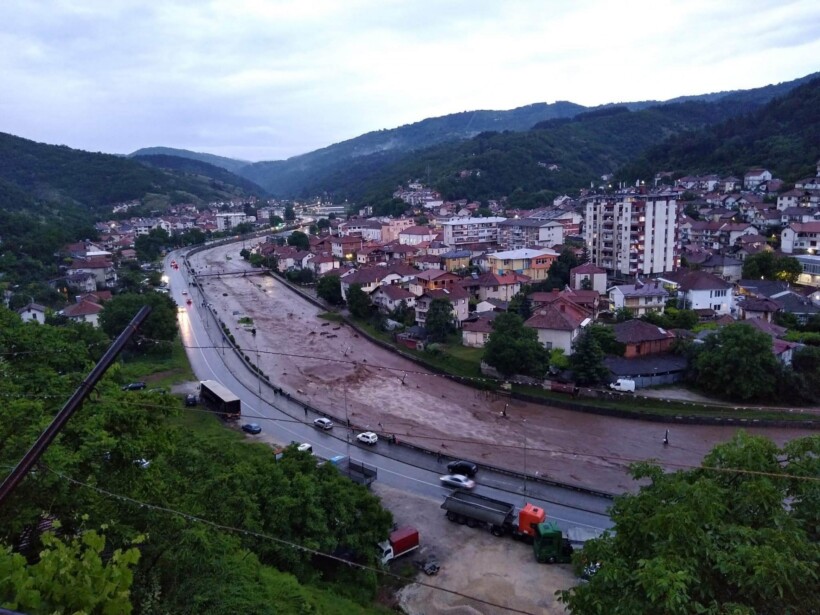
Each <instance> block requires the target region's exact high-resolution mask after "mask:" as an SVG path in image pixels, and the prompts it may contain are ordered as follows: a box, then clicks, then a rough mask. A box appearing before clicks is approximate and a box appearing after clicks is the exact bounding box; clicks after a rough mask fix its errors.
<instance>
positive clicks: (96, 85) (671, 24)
mask: <svg viewBox="0 0 820 615" xmlns="http://www.w3.org/2000/svg"><path fill="white" fill-rule="evenodd" d="M819 35H820V7H819V6H817V3H816V2H810V1H807V0H794V1H791V2H782V1H763V2H755V3H754V7H750V6H749V4H748V3H747V2H742V1H741V0H730V1H728V2H720V3H715V2H712V1H706V0H692V1H689V2H677V1H674V0H656V1H654V2H650V1H643V2H637V3H630V4H628V5H624V4H623V3H612V2H606V1H605V0H582V1H580V2H573V3H564V2H543V1H541V2H535V1H527V0H520V1H513V2H504V3H500V2H494V1H489V0H487V1H473V2H467V1H463V0H454V1H451V2H432V1H429V0H417V1H416V2H401V1H398V0H393V1H390V0H381V1H379V2H376V1H375V0H348V1H346V2H343V3H342V2H335V1H330V0H315V1H314V2H310V3H306V2H295V1H270V0H267V1H261V0H260V1H258V2H255V1H253V0H232V1H229V0H213V1H211V2H207V3H203V2H196V1H185V0H171V1H168V2H165V3H146V2H144V1H140V2H137V1H132V0H118V1H115V2H105V3H104V2H102V1H99V2H98V1H93V0H87V1H86V2H84V3H78V2H73V1H69V0H62V1H58V2H52V3H48V6H44V5H43V4H42V3H32V2H27V1H24V0H11V1H7V2H4V3H2V4H0V48H2V49H3V50H4V52H3V54H0V92H1V93H0V130H2V131H5V132H10V133H13V134H17V135H20V136H23V137H27V138H32V139H36V140H41V141H45V142H49V143H65V144H67V145H71V146H72V147H80V148H83V149H89V150H94V151H98V150H101V151H110V152H117V153H126V152H129V151H132V150H134V149H137V148H139V147H144V146H149V145H168V146H173V147H184V148H189V149H197V150H202V151H210V152H213V153H218V154H223V155H229V156H236V157H241V158H246V159H254V160H258V159H278V158H283V157H288V156H292V155H295V154H298V153H303V152H306V151H310V150H313V149H316V148H319V147H323V146H325V145H328V144H330V143H333V142H337V141H340V140H343V139H345V138H350V137H354V136H356V135H358V134H361V133H363V132H367V131H370V130H377V129H380V128H389V127H393V126H396V125H400V124H404V123H409V122H413V121H418V120H421V119H423V118H425V117H429V116H433V115H443V114H446V113H453V112H457V111H463V110H469V109H493V108H495V109H499V108H511V107H515V106H520V105H525V104H530V103H533V102H538V101H552V100H556V99H568V100H574V101H576V102H579V103H582V104H599V103H604V102H609V101H615V100H636V99H646V98H653V99H664V98H670V97H673V96H678V95H682V94H693V93H699V92H706V91H714V90H725V89H733V88H743V87H755V86H760V85H765V84H766V83H769V82H777V81H784V80H788V79H793V78H796V77H799V76H802V75H804V74H807V73H809V72H812V71H814V70H817V69H818V66H817V60H816V58H818V57H820V36H819Z"/></svg>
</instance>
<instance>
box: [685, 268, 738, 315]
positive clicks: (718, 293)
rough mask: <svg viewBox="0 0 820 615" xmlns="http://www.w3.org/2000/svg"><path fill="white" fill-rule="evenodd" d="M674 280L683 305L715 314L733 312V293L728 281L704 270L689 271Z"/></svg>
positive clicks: (730, 313) (729, 313)
mask: <svg viewBox="0 0 820 615" xmlns="http://www.w3.org/2000/svg"><path fill="white" fill-rule="evenodd" d="M676 281H677V283H678V290H679V291H680V294H681V295H682V296H683V299H684V307H686V308H688V309H690V310H704V311H708V310H711V311H712V312H714V314H715V315H716V316H723V315H732V314H734V312H735V295H734V292H733V291H732V284H731V283H730V282H727V281H726V280H722V279H721V278H719V277H717V276H716V275H713V274H711V273H706V272H705V271H690V272H688V273H686V274H684V275H683V276H681V277H678V278H677V280H676Z"/></svg>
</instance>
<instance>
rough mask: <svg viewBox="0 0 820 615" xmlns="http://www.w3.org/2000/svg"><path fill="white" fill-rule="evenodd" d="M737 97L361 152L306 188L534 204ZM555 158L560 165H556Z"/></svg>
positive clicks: (721, 112) (612, 167) (711, 115)
mask: <svg viewBox="0 0 820 615" xmlns="http://www.w3.org/2000/svg"><path fill="white" fill-rule="evenodd" d="M753 108H755V106H754V105H753V104H748V103H745V102H742V103H738V102H735V101H733V100H731V99H728V98H727V99H723V100H720V101H718V102H713V103H704V102H686V103H680V104H674V105H661V106H657V107H651V108H648V109H643V110H640V111H630V110H629V109H628V108H627V107H607V108H603V109H598V110H594V111H590V112H585V113H581V114H578V115H577V116H576V117H575V118H572V119H557V120H550V121H546V122H540V123H538V124H536V126H535V127H534V128H533V129H531V130H529V131H526V132H503V133H498V132H488V133H483V134H481V135H478V136H477V137H475V138H473V139H470V140H469V141H463V142H457V143H448V144H443V145H439V146H436V147H432V148H429V149H427V150H424V151H422V152H415V153H409V154H403V155H393V156H391V155H390V154H389V153H386V154H378V155H372V156H367V157H362V158H359V159H357V160H355V161H352V162H350V163H348V164H347V165H345V167H344V168H343V169H339V170H337V171H336V172H334V173H332V174H327V175H324V176H319V177H317V178H316V179H315V180H314V181H313V182H310V183H306V184H305V185H304V186H303V189H304V190H305V191H307V192H309V193H321V192H331V193H333V194H334V195H336V196H338V197H339V198H348V199H351V200H357V199H364V200H370V201H377V200H383V199H384V198H385V197H387V196H388V195H389V194H390V193H391V192H392V191H393V190H394V189H395V186H396V185H397V184H399V183H401V182H406V181H407V180H408V179H413V178H424V179H425V180H427V179H428V178H429V181H430V182H431V183H432V184H433V185H435V186H436V187H437V188H438V189H439V191H440V192H441V193H442V195H443V196H444V197H445V198H447V199H459V198H466V199H479V200H486V199H491V198H499V197H502V196H510V197H511V202H512V204H513V205H516V206H521V207H533V206H536V205H537V204H539V203H544V202H546V201H548V200H550V199H552V198H553V197H554V196H555V195H557V194H558V193H561V192H565V191H569V190H575V189H577V188H579V187H581V186H584V185H588V184H589V183H590V182H600V176H601V175H602V174H605V173H612V172H614V171H616V170H617V169H618V168H619V167H621V166H622V165H624V164H626V163H627V162H629V161H631V160H633V159H634V158H635V157H637V156H639V155H640V154H642V153H643V152H644V151H646V150H647V149H648V148H649V147H651V146H652V145H654V144H656V143H660V142H661V141H663V140H664V139H666V138H668V137H669V136H670V135H673V134H676V133H679V132H681V131H684V130H692V129H695V128H700V127H702V126H707V125H710V124H714V123H717V122H720V121H723V120H725V119H726V118H727V117H732V116H734V115H738V114H740V113H743V112H744V111H747V110H749V109H753ZM549 165H557V166H558V169H557V170H550V169H549V168H548V167H549Z"/></svg>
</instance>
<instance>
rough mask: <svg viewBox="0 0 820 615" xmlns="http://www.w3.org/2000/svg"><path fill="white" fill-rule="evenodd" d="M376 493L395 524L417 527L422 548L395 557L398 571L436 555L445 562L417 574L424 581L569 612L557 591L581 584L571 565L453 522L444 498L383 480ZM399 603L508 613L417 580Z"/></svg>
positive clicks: (438, 613) (424, 613) (434, 614)
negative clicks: (540, 558)
mask: <svg viewBox="0 0 820 615" xmlns="http://www.w3.org/2000/svg"><path fill="white" fill-rule="evenodd" d="M373 492H374V493H375V494H376V495H378V496H379V497H380V498H381V499H382V502H383V503H384V505H385V506H386V507H387V508H389V509H390V510H391V511H393V516H394V518H395V520H396V523H398V524H399V525H413V526H415V527H416V528H418V530H419V534H420V537H421V543H422V546H421V547H420V549H419V550H418V551H414V552H413V553H410V554H408V555H407V556H406V557H405V558H399V559H398V560H396V561H395V562H394V563H393V566H394V570H395V569H399V568H401V567H405V568H406V567H408V566H410V565H411V564H412V562H413V561H414V560H424V559H426V558H427V557H428V556H430V555H431V554H432V555H435V557H436V559H437V560H438V562H439V564H440V565H441V571H440V572H439V573H438V574H437V575H435V576H427V575H425V574H419V576H418V578H419V579H421V580H422V581H423V582H425V583H429V584H430V585H433V586H435V587H443V588H447V589H450V590H454V591H457V592H460V593H463V594H467V595H469V596H473V597H476V598H480V599H483V600H487V601H490V602H493V603H496V604H501V605H502V606H504V607H508V608H509V607H511V608H517V609H521V610H524V611H528V612H531V613H538V614H543V615H557V614H563V613H566V612H567V611H566V610H565V609H564V608H563V606H562V605H561V604H560V603H559V602H558V601H557V599H556V597H555V595H554V594H555V592H556V590H559V589H566V588H568V587H571V586H573V585H574V584H576V583H577V582H578V579H577V578H575V576H574V575H573V574H572V570H571V567H570V566H569V565H568V564H563V565H549V564H539V563H538V562H536V561H535V557H534V556H533V552H532V546H530V545H527V544H524V543H521V542H516V541H514V540H513V539H512V538H510V537H503V538H496V537H495V536H493V535H492V534H490V533H489V532H488V531H486V530H480V529H471V528H468V527H467V526H466V525H458V524H456V523H451V522H450V521H448V520H447V518H446V517H445V516H444V511H442V510H441V508H439V506H440V505H441V501H440V500H434V499H432V498H425V497H422V496H418V495H414V494H408V493H405V492H403V491H398V490H396V489H392V488H390V487H385V486H384V485H380V484H374V485H373ZM547 512H548V513H549V511H547ZM399 604H400V606H401V607H402V608H403V609H404V611H405V612H406V613H408V615H445V614H447V615H475V614H479V613H480V614H481V615H496V614H498V615H502V614H503V613H508V611H505V610H504V609H501V608H496V607H492V606H489V605H487V604H482V603H480V602H478V601H476V600H470V599H468V598H464V597H462V596H458V595H455V594H451V593H447V592H443V591H438V590H436V589H433V588H431V587H425V586H422V585H418V584H412V585H408V586H407V587H405V588H404V589H403V590H402V591H401V592H400V595H399Z"/></svg>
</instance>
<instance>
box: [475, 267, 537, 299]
mask: <svg viewBox="0 0 820 615" xmlns="http://www.w3.org/2000/svg"><path fill="white" fill-rule="evenodd" d="M529 280H530V279H529V278H528V277H527V276H525V275H522V274H520V273H515V272H512V271H509V272H507V273H502V274H499V273H493V272H492V271H487V272H486V273H482V274H481V275H477V274H474V275H473V276H470V277H467V278H464V279H463V280H461V281H460V282H459V285H460V286H461V287H462V288H463V289H464V290H466V291H467V292H468V293H470V294H471V295H472V296H473V297H474V298H475V299H477V300H478V301H487V300H488V299H498V300H500V301H510V300H511V299H512V298H513V297H514V296H515V295H516V294H518V291H520V290H521V284H526V283H527V282H529Z"/></svg>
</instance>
